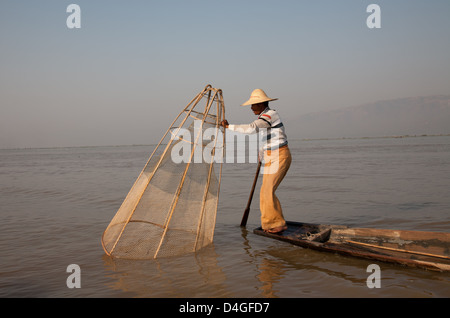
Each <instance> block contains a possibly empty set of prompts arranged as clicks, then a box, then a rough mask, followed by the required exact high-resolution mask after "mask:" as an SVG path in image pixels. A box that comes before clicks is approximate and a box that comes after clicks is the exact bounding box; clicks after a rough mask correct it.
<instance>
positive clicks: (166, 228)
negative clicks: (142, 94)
mask: <svg viewBox="0 0 450 318" xmlns="http://www.w3.org/2000/svg"><path fill="white" fill-rule="evenodd" d="M210 92H211V91H210V90H209V93H210ZM215 94H217V92H216V93H215ZM208 101H209V105H208V104H207V105H206V107H205V113H207V111H206V110H208V111H209V108H210V107H211V104H212V102H213V101H214V98H213V99H212V100H209V97H208ZM205 118H206V117H204V118H203V120H202V125H201V126H202V127H203V122H204V121H205ZM183 123H184V122H183ZM200 135H201V134H198V136H197V138H196V142H195V144H194V145H193V149H192V151H191V157H190V159H189V162H188V163H187V165H186V168H185V170H184V173H183V176H182V178H181V181H180V183H179V185H178V188H177V191H176V192H175V196H174V199H173V201H172V204H171V208H170V212H169V214H168V217H167V219H166V222H165V224H164V232H163V234H162V236H161V240H160V242H159V245H158V247H157V249H156V252H155V254H154V258H156V256H157V255H158V253H159V250H160V249H161V246H162V243H163V241H164V238H165V237H166V234H167V230H168V228H169V226H168V225H169V223H170V220H171V219H172V215H173V212H174V210H175V207H176V206H177V203H178V199H179V197H180V193H181V189H182V187H183V184H184V181H185V179H186V175H187V172H188V170H189V166H190V164H191V162H192V158H193V156H194V153H195V147H196V145H197V142H198V139H199V138H200Z"/></svg>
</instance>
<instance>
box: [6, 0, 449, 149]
mask: <svg viewBox="0 0 450 318" xmlns="http://www.w3.org/2000/svg"><path fill="white" fill-rule="evenodd" d="M71 3H75V4H78V5H79V6H80V8H81V28H80V29H69V28H68V27H67V25H66V19H67V17H68V16H69V15H70V13H67V12H66V8H67V6H68V5H69V4H71ZM371 3H376V4H378V5H379V6H380V8H381V28H380V29H369V28H368V27H367V25H366V19H367V17H368V16H369V15H370V13H367V12H366V8H367V6H368V5H369V4H371ZM449 16H450V1H448V0H441V1H436V0H432V1H425V0H423V1H414V0H395V1H392V0H390V1H379V0H372V1H357V0H351V1H337V0H329V1H317V0H316V1H312V0H311V1H300V0H293V1H288V0H276V1H275V0H270V1H264V0H239V1H234V0H220V1H219V0H218V1H214V0H209V1H206V0H205V1H200V0H160V1H151V0H146V1H144V0H142V1H137V0H131V1H124V0H122V1H112V0H108V1H106V0H95V1H92V0H71V1H63V0H53V1H50V0H39V1H31V0H30V1H20V0H3V1H1V2H0V45H1V50H0V148H4V147H52V146H91V145H122V144H150V143H154V142H156V141H158V140H159V139H160V138H161V136H162V134H163V133H164V132H165V130H166V129H167V128H168V125H169V124H170V123H171V121H172V120H173V118H174V117H175V116H176V115H178V113H179V112H180V111H181V109H182V108H183V107H184V106H186V104H187V103H188V102H189V101H190V100H191V99H192V98H193V97H194V96H195V95H196V94H197V93H198V92H199V91H200V90H202V89H203V87H204V86H205V85H206V84H211V85H213V87H217V88H221V89H222V90H223V93H224V99H225V105H226V113H227V118H228V120H229V122H231V123H247V122H250V121H251V120H253V119H254V118H253V115H252V114H251V112H250V110H249V109H247V108H243V107H240V106H239V105H240V104H241V103H243V102H244V101H246V100H247V99H248V98H249V95H250V93H251V91H252V90H253V89H255V88H262V89H264V90H265V91H266V92H267V94H268V95H269V96H270V97H273V98H279V101H277V102H276V103H277V104H273V108H276V109H277V110H279V111H280V113H281V116H282V117H290V118H292V117H293V116H298V115H301V114H305V113H310V112H316V111H320V110H330V109H336V108H342V107H346V106H354V105H359V104H364V103H368V102H373V101H377V100H385V99H391V98H401V97H411V96H424V95H434V94H449V93H450V36H449V35H448V33H449V31H450V18H449ZM294 137H296V138H301V136H294Z"/></svg>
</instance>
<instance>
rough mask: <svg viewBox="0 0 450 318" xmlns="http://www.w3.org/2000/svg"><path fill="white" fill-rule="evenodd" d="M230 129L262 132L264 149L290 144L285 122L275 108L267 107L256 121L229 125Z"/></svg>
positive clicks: (250, 132) (251, 132)
mask: <svg viewBox="0 0 450 318" xmlns="http://www.w3.org/2000/svg"><path fill="white" fill-rule="evenodd" d="M228 129H230V130H232V131H236V132H240V133H243V134H254V133H258V132H259V133H260V134H261V140H262V141H263V143H264V144H263V147H262V148H263V150H275V149H278V148H280V147H283V146H285V145H287V144H288V141H287V136H286V131H285V129H284V125H283V122H282V121H281V119H280V116H279V115H278V112H277V111H276V110H274V109H270V108H269V107H266V109H264V110H263V111H262V112H261V114H260V115H259V116H258V119H256V120H255V121H254V122H252V123H250V124H246V125H231V124H230V125H228Z"/></svg>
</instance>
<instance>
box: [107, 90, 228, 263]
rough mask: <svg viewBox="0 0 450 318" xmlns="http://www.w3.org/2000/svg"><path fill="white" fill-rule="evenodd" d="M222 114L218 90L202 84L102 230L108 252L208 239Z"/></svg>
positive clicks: (190, 247) (150, 253)
mask: <svg viewBox="0 0 450 318" xmlns="http://www.w3.org/2000/svg"><path fill="white" fill-rule="evenodd" d="M194 109H195V110H194ZM224 114H225V110H224V103H223V96H222V91H221V90H220V89H215V88H212V87H211V85H208V86H206V87H205V88H204V89H203V91H202V92H200V93H199V94H198V95H197V96H196V97H195V98H194V99H193V100H192V101H191V102H190V103H189V104H188V105H187V106H186V107H185V108H184V109H183V111H182V112H181V113H180V114H179V115H178V117H177V118H175V120H174V122H173V123H172V125H171V126H170V128H169V129H168V130H167V132H166V134H165V135H164V136H163V138H162V139H161V141H160V143H159V144H158V145H157V146H156V148H155V149H154V151H153V153H152V155H151V156H150V158H149V160H148V161H147V164H146V165H145V167H144V169H143V170H142V172H141V173H140V175H139V176H138V178H137V180H136V181H135V183H134V185H133V186H132V188H131V189H130V191H129V193H128V195H127V196H126V198H125V200H124V201H123V203H122V205H121V206H120V208H119V210H118V211H117V213H116V215H115V216H114V217H113V219H112V220H111V222H110V224H109V225H108V227H107V228H106V230H105V232H104V233H103V236H102V245H103V248H104V250H105V252H106V253H107V254H108V255H110V256H112V257H116V258H126V259H151V258H156V257H163V256H173V255H180V254H184V253H188V252H194V251H197V250H199V249H201V248H202V247H204V246H206V245H208V244H210V243H212V241H213V235H214V228H215V220H216V213H217V204H218V198H219V188H220V179H221V171H222V161H223V160H222V158H223V150H224V149H223V146H224V145H225V140H224V138H225V135H224V133H223V131H222V127H221V126H220V122H221V121H222V120H223V118H224ZM206 136H208V137H206ZM211 136H212V137H211ZM205 139H207V140H206V141H205Z"/></svg>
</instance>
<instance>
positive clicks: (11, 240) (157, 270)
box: [0, 136, 450, 298]
mask: <svg viewBox="0 0 450 318" xmlns="http://www.w3.org/2000/svg"><path fill="white" fill-rule="evenodd" d="M290 148H291V151H292V154H293V164H292V166H291V170H290V171H289V173H288V175H287V177H286V179H285V180H284V182H283V183H282V185H281V186H280V188H279V190H278V196H279V197H280V200H281V202H282V205H283V208H284V211H285V216H286V218H287V219H288V220H292V221H302V222H314V223H329V224H345V225H350V226H359V227H376V228H393V229H394V228H395V229H409V230H431V231H446V232H449V231H450V196H449V189H450V137H448V136H442V137H416V138H398V139H397V138H384V139H351V140H350V139H349V140H315V141H291V142H290ZM152 150H153V146H123V147H91V148H55V149H21V150H0V202H1V205H0V215H1V222H0V297H283V298H287V297H450V284H449V283H450V275H449V274H442V273H435V272H428V271H424V270H419V269H409V268H404V267H398V266H394V265H387V264H382V263H379V265H380V267H381V278H382V279H381V288H380V289H369V288H368V287H367V285H366V279H367V277H368V275H369V274H368V273H367V272H366V268H367V266H368V265H369V264H371V263H373V261H372V262H371V261H366V260H359V259H353V258H348V257H343V256H338V255H334V254H327V253H321V252H317V251H311V250H307V249H302V248H300V247H297V246H293V245H290V244H287V243H283V242H279V241H274V240H271V239H268V238H263V237H260V236H256V235H254V234H253V233H252V229H253V228H255V227H257V226H258V225H259V215H258V214H259V211H258V200H259V195H258V193H257V192H258V191H256V193H255V197H254V201H253V202H254V204H253V205H252V210H251V213H250V218H249V222H248V227H247V230H245V229H244V230H243V229H241V228H240V227H239V223H240V221H241V217H242V213H243V210H244V208H245V205H246V203H247V199H248V195H249V191H250V188H251V184H252V181H253V177H254V173H255V169H256V166H255V164H225V165H224V176H223V183H222V186H221V194H220V204H219V209H218V215H217V223H216V231H215V238H214V243H213V244H212V245H210V246H209V247H207V248H205V249H203V250H202V251H201V252H199V253H197V254H188V255H184V256H180V257H171V258H165V259H158V260H150V261H123V260H122V261H116V260H112V259H110V258H109V257H107V256H105V254H104V252H103V249H102V246H101V243H100V239H101V235H102V233H103V231H104V230H105V228H106V227H107V225H108V224H109V222H110V221H111V219H112V217H113V216H114V214H115V213H116V211H117V209H118V208H119V206H120V204H121V203H122V200H123V199H124V197H125V196H126V194H127V193H128V191H129V189H130V187H131V186H132V184H133V182H134V181H135V179H136V177H137V175H138V174H139V172H140V171H141V169H142V168H143V166H144V164H145V162H146V161H147V159H148V156H149V155H150V153H151V151H152ZM259 184H260V183H259ZM69 264H78V265H79V266H80V268H81V288H79V289H69V288H67V286H66V279H67V277H68V275H69V273H67V272H66V268H67V266H68V265H69Z"/></svg>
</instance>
